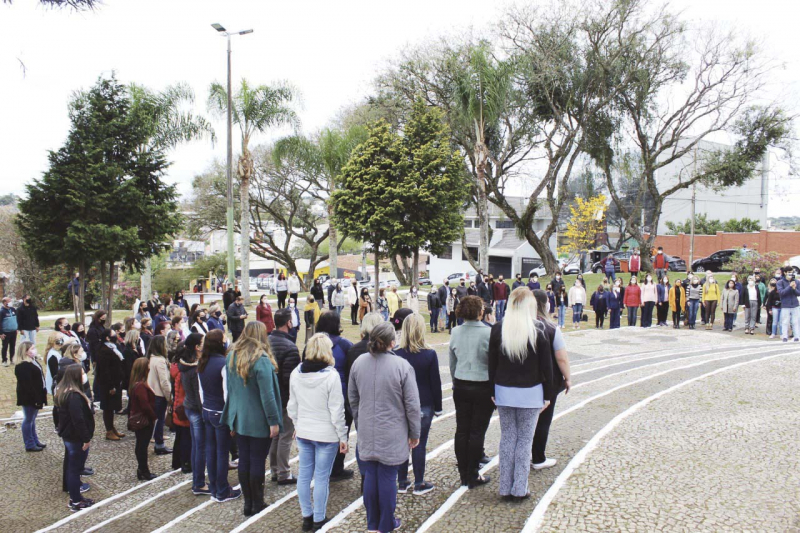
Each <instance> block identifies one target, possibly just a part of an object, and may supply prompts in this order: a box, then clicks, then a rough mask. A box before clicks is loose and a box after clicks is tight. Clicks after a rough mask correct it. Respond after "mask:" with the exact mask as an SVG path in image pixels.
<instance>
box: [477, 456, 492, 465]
mask: <svg viewBox="0 0 800 533" xmlns="http://www.w3.org/2000/svg"><path fill="white" fill-rule="evenodd" d="M489 461H491V459H489V458H488V457H486V456H485V455H484V456H483V457H481V458H480V460H479V461H478V464H479V465H480V467H481V468H483V467H484V466H486V465H488V464H489Z"/></svg>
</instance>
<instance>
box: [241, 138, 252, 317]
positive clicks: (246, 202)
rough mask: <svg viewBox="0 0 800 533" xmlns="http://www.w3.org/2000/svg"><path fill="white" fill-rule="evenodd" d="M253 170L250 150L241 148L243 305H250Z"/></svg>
mask: <svg viewBox="0 0 800 533" xmlns="http://www.w3.org/2000/svg"><path fill="white" fill-rule="evenodd" d="M252 170H253V160H252V159H251V157H250V150H248V149H247V147H243V149H242V155H241V157H240V158H239V176H240V177H241V179H242V186H241V192H240V197H241V198H240V202H241V209H242V212H241V220H240V224H239V225H240V226H241V234H240V237H241V246H242V286H241V291H242V296H243V297H244V305H245V306H249V305H250V176H251V174H252Z"/></svg>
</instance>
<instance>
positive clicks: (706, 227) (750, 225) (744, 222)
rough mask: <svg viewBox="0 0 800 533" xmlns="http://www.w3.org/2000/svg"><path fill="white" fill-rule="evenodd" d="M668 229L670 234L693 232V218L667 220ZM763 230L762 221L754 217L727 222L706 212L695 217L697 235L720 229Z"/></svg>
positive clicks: (738, 231)
mask: <svg viewBox="0 0 800 533" xmlns="http://www.w3.org/2000/svg"><path fill="white" fill-rule="evenodd" d="M666 225H667V229H668V230H669V231H668V234H669V235H677V234H679V233H685V234H687V235H688V234H689V233H691V232H692V219H690V218H687V219H686V221H685V222H672V221H669V222H667V224H666ZM760 230H761V223H760V222H759V221H758V220H754V219H752V218H747V217H744V218H740V219H736V218H732V219H730V220H726V221H725V222H720V221H719V220H718V219H715V218H714V219H711V220H709V219H708V216H707V215H706V214H705V213H701V214H699V215H697V216H696V217H695V219H694V233H695V235H716V234H717V232H718V231H724V232H725V233H751V232H754V231H760Z"/></svg>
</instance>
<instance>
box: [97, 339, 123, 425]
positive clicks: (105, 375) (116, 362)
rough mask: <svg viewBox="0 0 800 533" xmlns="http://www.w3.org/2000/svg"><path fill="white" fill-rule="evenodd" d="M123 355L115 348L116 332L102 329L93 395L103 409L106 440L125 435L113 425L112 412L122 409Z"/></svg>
mask: <svg viewBox="0 0 800 533" xmlns="http://www.w3.org/2000/svg"><path fill="white" fill-rule="evenodd" d="M124 359H125V357H124V356H123V355H122V353H120V351H119V350H118V349H117V333H116V332H115V331H112V330H110V329H106V330H103V333H102V334H101V335H100V345H99V346H98V348H97V360H96V361H95V365H96V366H95V378H94V397H95V398H97V399H98V400H99V401H100V409H102V410H103V424H104V425H105V428H106V439H107V440H120V439H121V438H122V437H124V436H125V435H124V434H123V433H121V432H119V431H117V429H116V428H115V427H114V412H115V411H121V410H122V380H123V379H124V377H125V370H124V363H123V361H124Z"/></svg>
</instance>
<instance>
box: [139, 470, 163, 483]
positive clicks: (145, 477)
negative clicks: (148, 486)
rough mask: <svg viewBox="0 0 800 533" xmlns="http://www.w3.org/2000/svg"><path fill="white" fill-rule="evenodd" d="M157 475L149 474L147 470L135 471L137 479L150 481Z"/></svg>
mask: <svg viewBox="0 0 800 533" xmlns="http://www.w3.org/2000/svg"><path fill="white" fill-rule="evenodd" d="M157 477H158V476H157V475H155V474H151V473H150V472H149V471H146V472H142V471H141V470H137V471H136V479H138V480H139V481H150V480H152V479H155V478H157Z"/></svg>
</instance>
